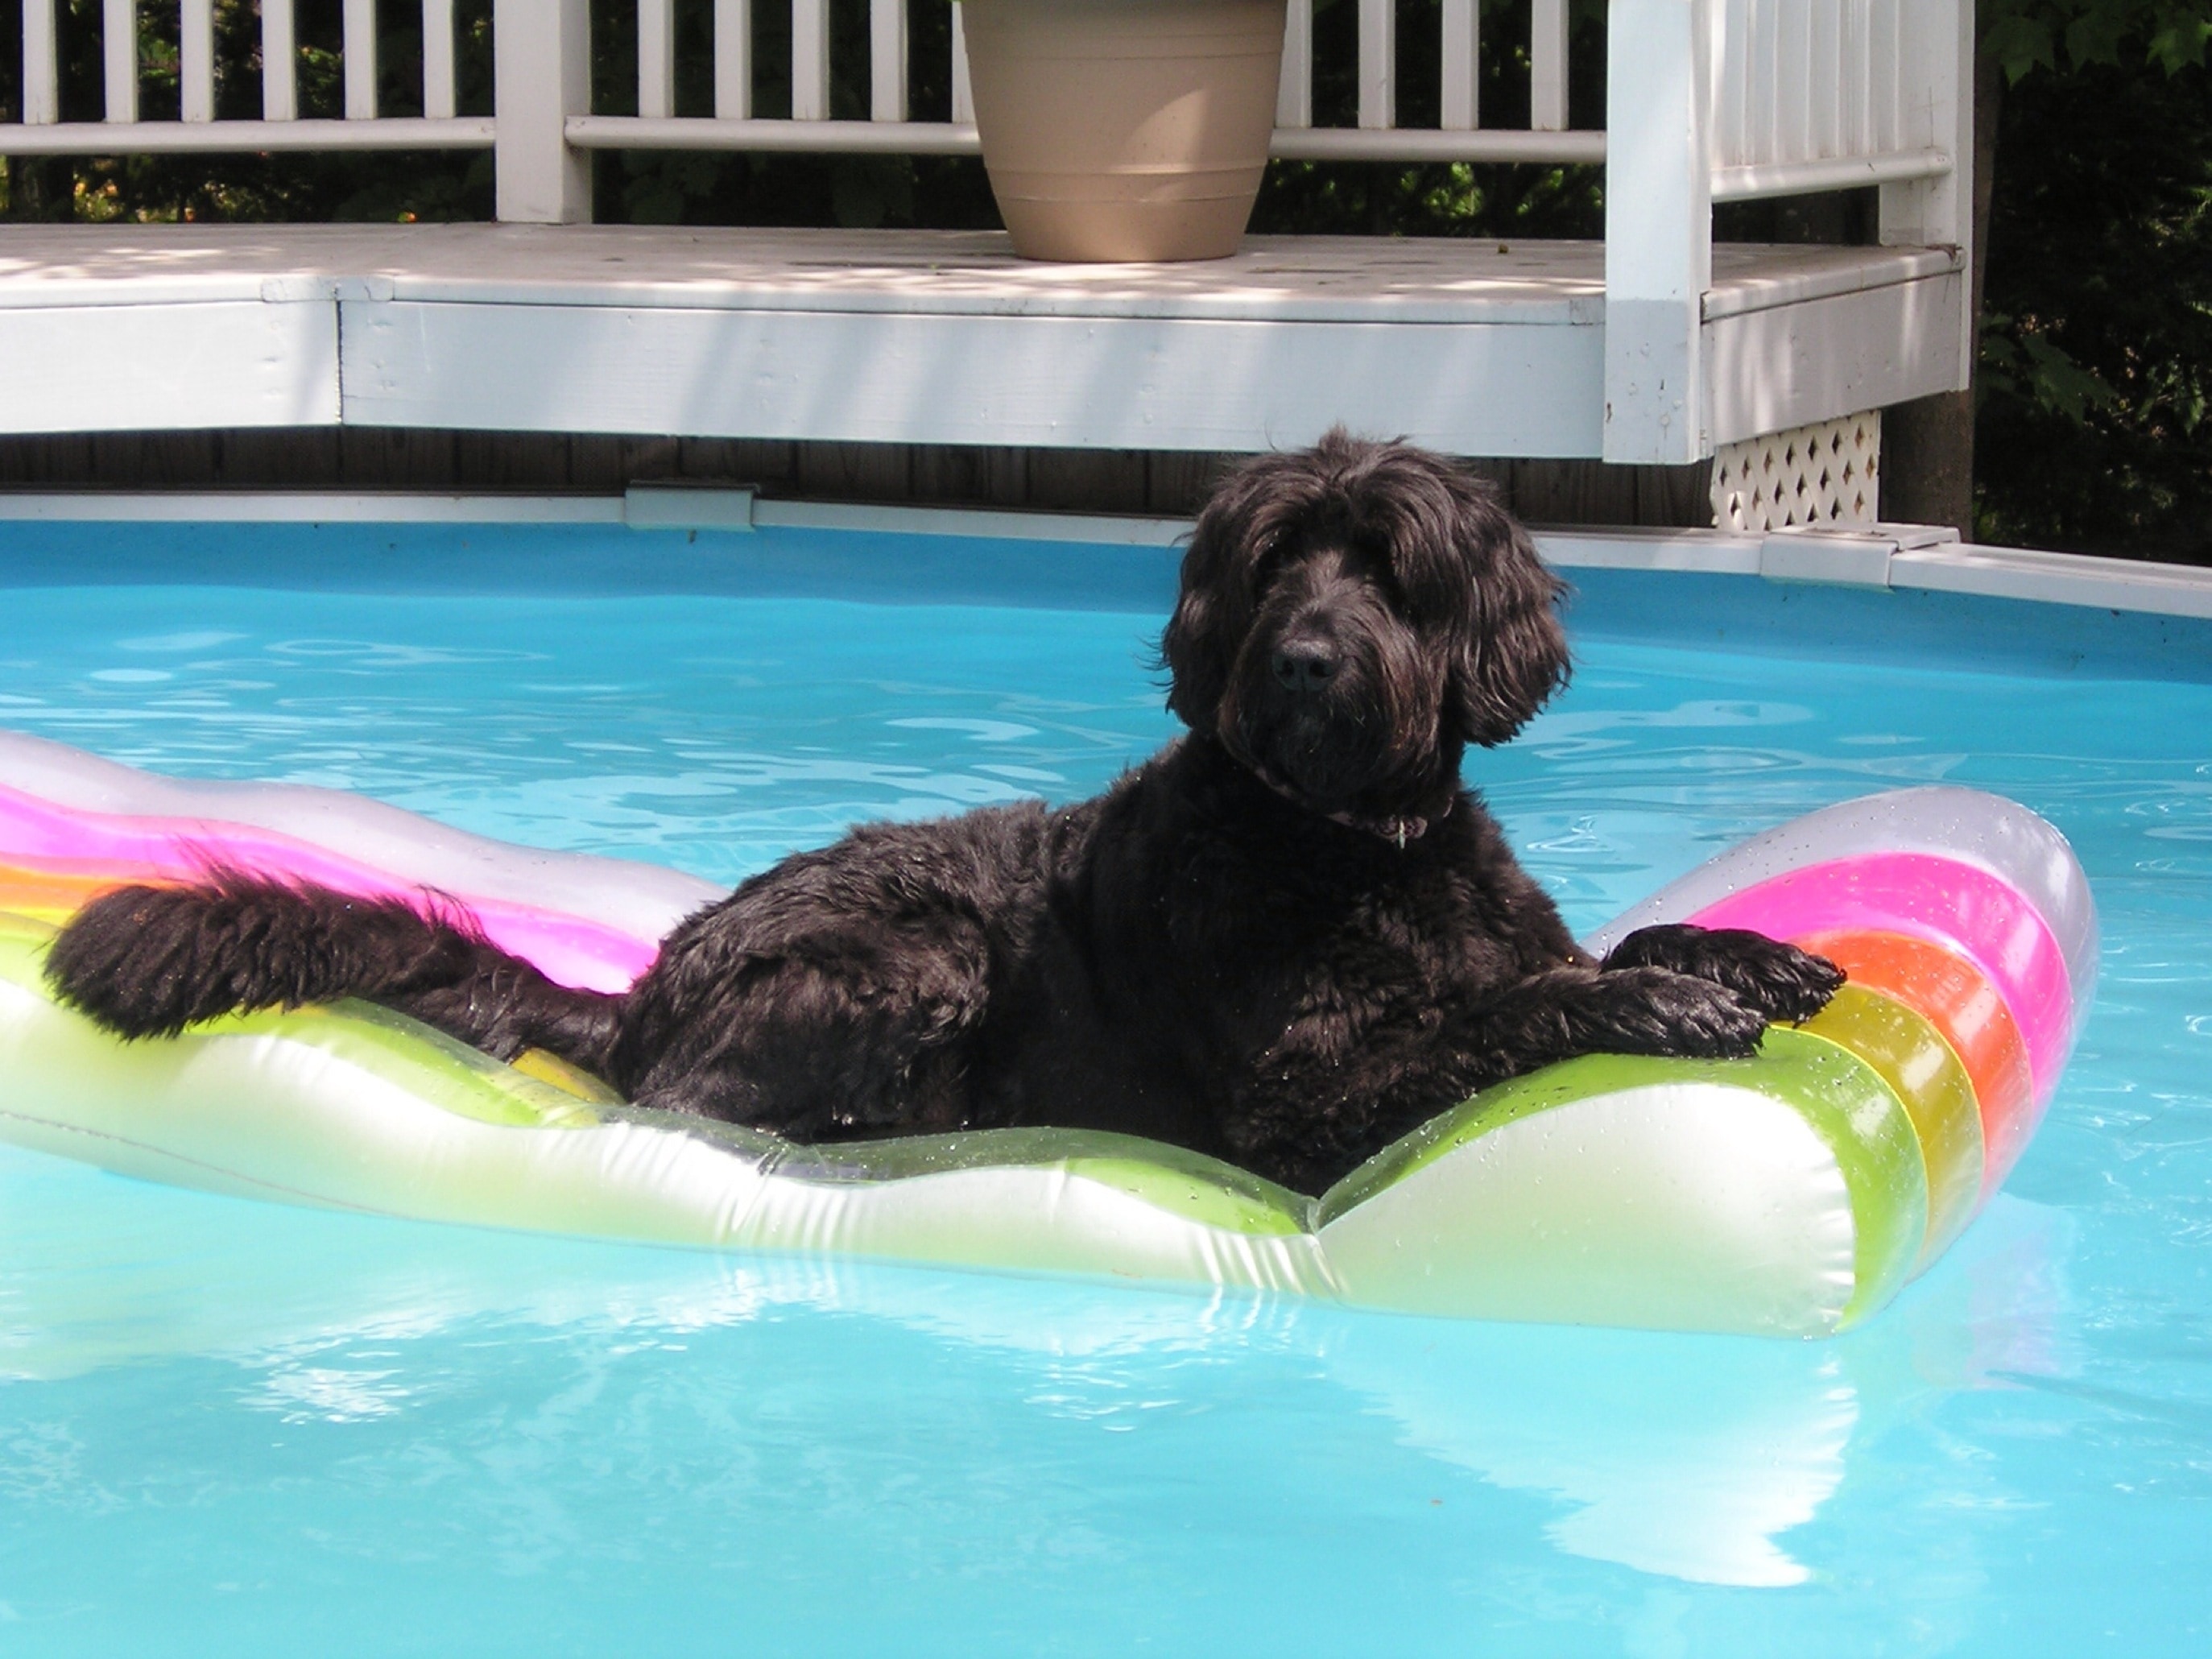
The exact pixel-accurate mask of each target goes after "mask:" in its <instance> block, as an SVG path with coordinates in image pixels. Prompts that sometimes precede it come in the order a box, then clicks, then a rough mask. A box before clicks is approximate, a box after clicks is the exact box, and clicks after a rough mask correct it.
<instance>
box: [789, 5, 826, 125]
mask: <svg viewBox="0 0 2212 1659" xmlns="http://www.w3.org/2000/svg"><path fill="white" fill-rule="evenodd" d="M791 118H792V119H793V120H794V121H826V120H828V119H829V0H791Z"/></svg>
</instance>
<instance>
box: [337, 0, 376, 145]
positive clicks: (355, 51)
mask: <svg viewBox="0 0 2212 1659" xmlns="http://www.w3.org/2000/svg"><path fill="white" fill-rule="evenodd" d="M344 27H345V34H344V37H343V39H344V43H345V44H344V58H345V118H346V119H347V120H349V121H373V120H374V119H375V118H376V0H345V12H344Z"/></svg>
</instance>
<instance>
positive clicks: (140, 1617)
mask: <svg viewBox="0 0 2212 1659" xmlns="http://www.w3.org/2000/svg"><path fill="white" fill-rule="evenodd" d="M1171 573H1172V561H1171V558H1170V556H1168V555H1166V554H1164V553H1163V552H1161V551H1160V550H1156V549H1146V548H1105V547H1089V546H1068V545H1042V544H1018V543H1007V542H998V541H988V542H986V541H969V540H963V539H961V538H950V537H899V536H878V537H859V536H842V535H836V534H832V533H829V532H795V531H794V532H763V533H761V534H759V535H756V536H738V535H711V534H702V535H701V536H699V537H697V538H690V537H687V536H684V535H682V534H663V535H653V536H641V535H637V534H634V533H632V532H626V531H623V530H622V529H620V528H618V527H617V528H607V527H595V526H544V527H538V528H533V529H529V530H506V529H498V528H494V527H487V526H405V527H382V526H378V527H372V526H213V525H203V526H160V525H146V524H139V525H131V526H112V525H84V524H77V525H52V526H29V525H21V524H14V525H0V588H4V592H0V605H4V606H5V619H4V621H3V622H0V725H4V726H9V727H12V728H15V729H18V730H23V731H29V732H36V733H38V734H40V735H41V736H46V737H51V738H58V739H60V740H62V741H64V742H68V743H72V744H78V745H80V746H82V747H85V748H88V749H91V750H95V751H97V752H99V753H101V754H104V755H107V756H109V757H113V758H116V759H119V760H125V761H129V762H131V763H135V764H139V765H144V766H149V767H153V768H155V769H163V770H168V771H172V772H176V773H180V774H189V775H201V776H228V777H270V778H283V779H286V780H289V781H301V782H313V783H320V784H329V785H336V786H339V787H348V788H355V789H360V790H362V791H365V792H366V793H370V794H374V795H376V796H379V797H380V798H382V799H387V800H391V801H393V802H395V803H397V804H398V805H403V806H407V807H410V808H412V809H414V810H416V811H425V812H428V813H430V814H432V815H434V816H435V817H440V818H442V819H444V820H446V821H447V822H450V823H456V824H459V825H460V826H462V827H465V828H467V829H474V830H477V831H480V832H483V833H486V834H490V835H496V836H507V837H509V838H513V839H516V840H520V841H526V842H538V843H540V844H544V845H548V846H556V847H562V848H572V849H575V850H583V851H593V852H623V853H629V854H635V855H636V856H641V857H645V858H650V859H654V860H660V861H662V862H665V863H669V864H671V865H676V866H681V867H683V868H685V869H688V870H690V871H693V872H696V873H698V874H701V875H703V876H706V877H708V878H712V879H714V880H716V881H722V882H728V881H734V880H735V879H737V878H738V877H740V876H742V875H743V874H744V873H745V872H748V871H750V870H752V869H756V868H758V867H760V866H762V865H763V864H765V863H767V862H769V861H770V860H773V859H774V858H775V857H777V856H779V855H780V854H782V853H784V852H786V851H788V850H790V849H791V848H795V847H799V846H805V845H811V844H814V843H817V842H820V841H822V840H823V839H826V838H827V837H828V836H830V835H832V834H834V833H835V832H836V829H837V828H838V827H839V826H840V825H842V824H843V823H847V822H849V821H851V820H852V819H854V818H855V817H863V816H880V815H893V816H907V817H913V816H923V815H929V814H934V813H939V812H943V811H957V810H959V809H961V808H963V807H966V806H970V805H978V804H981V803H983V802H987V801H991V800H998V799H1011V798H1012V797H1013V796H1015V795H1018V794H1022V793H1041V794H1044V795H1046V796H1048V797H1052V798H1055V799H1058V798H1063V797H1067V796H1073V795H1078V794H1082V793H1088V792H1090V791H1092V790H1094V789H1096V788H1097V787H1100V786H1101V785H1103V782H1104V781H1106V780H1107V779H1108V778H1109V777H1110V776H1111V775H1112V774H1113V773H1114V772H1115V770H1116V769H1119V768H1120V767H1121V766H1122V765H1124V764H1126V763H1128V762H1129V761H1130V760H1132V759H1134V758H1135V757H1139V756H1140V755H1142V754H1144V753H1146V752H1147V751H1148V750H1150V749H1152V747H1153V746H1155V745H1156V744H1158V742H1160V741H1161V740H1162V739H1163V738H1164V737H1166V736H1167V735H1168V734H1169V732H1170V723H1169V721H1168V719H1167V717H1166V715H1165V714H1164V711H1163V709H1162V708H1161V706H1160V696H1159V687H1158V682H1157V678H1156V677H1155V676H1154V675H1153V673H1152V671H1151V670H1150V668H1149V665H1148V664H1147V661H1146V655H1147V652H1148V648H1149V638H1148V636H1149V635H1152V633H1154V632H1155V631H1156V630H1157V627H1158V620H1159V618H1160V616H1161V615H1162V614H1163V612H1164V605H1165V603H1166V599H1167V598H1168V595H1169V592H1170V585H1171ZM1578 586H1580V588H1581V595H1580V599H1579V600H1578V603H1577V608H1576V611H1574V613H1573V616H1572V620H1573V623H1574V626H1575V629H1576V633H1577V641H1578V645H1579V648H1580V656H1581V665H1580V669H1579V671H1578V674H1577V680H1576V683H1575V685H1574V687H1573V689H1572V690H1570V691H1569V692H1568V693H1567V694H1566V695H1565V696H1564V697H1563V698H1561V699H1560V700H1559V702H1557V703H1556V704H1555V705H1554V706H1553V710H1552V711H1551V712H1550V713H1548V714H1547V715H1545V716H1544V717H1543V718H1542V719H1541V720H1539V721H1538V722H1537V724H1536V725H1535V726H1533V727H1532V728H1531V729H1530V731H1529V732H1528V734H1527V735H1526V736H1525V737H1524V738H1522V740H1521V741H1520V742H1519V743H1517V744H1515V745H1514V746H1512V747H1511V748H1510V749H1508V750H1504V751H1502V752H1500V753H1498V754H1495V755H1488V756H1482V757H1478V758H1477V759H1476V761H1475V762H1474V763H1473V765H1472V766H1471V768H1470V775H1471V776H1472V777H1473V778H1474V781H1476V782H1477V783H1478V784H1479V785H1480V787H1483V788H1484V790H1485V791H1486V794H1487V795H1488V797H1489V799H1490V801H1491V803H1492V805H1493V807H1494V808H1495V809H1496V810H1497V811H1498V814H1499V816H1500V817H1501V818H1502V819H1503V820H1504V823H1505V824H1506V825H1507V827H1508V829H1509V830H1510V833H1511V835H1512V836H1513V838H1514V840H1515V842H1516V845H1517V846H1518V847H1519V848H1521V850H1522V855H1523V857H1524V858H1525V859H1526V860H1528V863H1529V864H1530V865H1531V866H1532V867H1533V868H1534V869H1535V870H1536V871H1537V872H1538V873H1539V874H1540V875H1541V877H1542V878H1543V879H1544V880H1545V881H1546V882H1547V884H1548V885H1549V886H1550V887H1551V888H1552V890H1553V891H1554V892H1555V893H1556V894H1557V895H1559V897H1560V899H1561V901H1562V903H1563V904H1564V905H1565V908H1566V910H1567V913H1568V918H1569V921H1571V923H1572V924H1574V925H1575V926H1577V927H1579V928H1584V929H1587V928H1588V927H1592V926H1594V925H1595V923H1597V922H1599V921H1602V920H1603V919H1604V918H1605V917H1607V916H1608V915H1611V914H1612V913H1613V912H1614V911H1615V910H1617V909H1619V908H1622V907H1623V906H1624V905H1625V904H1626V903H1627V902H1629V901H1630V900H1631V899H1632V898H1634V897H1636V896H1639V895H1640V894H1642V893H1643V892H1644V891H1646V890H1649V889H1650V887H1652V886H1654V885H1656V884H1658V883H1659V882H1660V881H1662V880H1664V879H1665V878H1668V877H1671V876H1673V875H1674V874H1676V873H1678V872H1680V871H1681V870H1682V869H1684V868H1686V867H1687V866H1689V865H1690V864H1692V863H1693V862H1695V861H1696V860H1699V858H1701V857H1703V856H1705V854H1707V853H1709V852H1711V851H1712V850H1715V849H1716V848H1718V847H1720V846H1722V845H1725V844H1727V843H1728V842H1733V841H1735V840H1737V839H1740V838H1741V837H1742V836H1745V835H1747V834H1750V833H1752V832H1753V831H1755V830H1757V829H1761V828H1764V827H1765V826H1767V825H1769V824H1771V823H1777V822H1778V821H1780V820H1781V819H1783V818H1785V817H1790V816H1792V815H1794V814H1796V813H1797V812H1800V811H1806V810H1809V809H1810V808H1812V807H1814V806H1818V805H1823V804H1825V803H1826V802H1829V801H1832V800H1836V799H1843V798H1844V797H1846V796H1850V795H1852V794H1857V793H1865V792H1868V791H1871V790H1874V789H1877V788H1884V787H1894V786H1896V785H1898V784H1900V783H1912V782H1923V781H1935V780H1937V779H1942V780H1947V781H1956V782H1963V783H1968V784H1972V785H1974V786H1977V787H1984V788H1989V789H1993V790H1996V791H1998V792H1999V793H2006V794H2009V795H2012V796H2014V797H2015V798H2016V799H2021V800H2022V801H2024V802H2026V803H2027V805H2031V806H2033V807H2034V808H2035V809H2036V810H2037V811H2040V812H2043V813H2044V814H2045V815H2046V816H2047V817H2051V819H2052V820H2053V821H2054V822H2055V823H2057V824H2058V825H2059V827H2060V828H2061V829H2063V830H2064V831H2065V832H2066V833H2067V834H2068V836H2069V837H2071V838H2072V840H2073V842H2074V844H2075V848H2076V850H2077V851H2078V852H2079V853H2080V854H2081V858H2082V860H2083V862H2084V864H2085V865H2086V866H2087V869H2088V871H2089V873H2090V876H2091V878H2092V880H2093V883H2094V884H2095V885H2096V889H2097V892H2098V896H2099V899H2100V904H2101V906H2102V908H2103V916H2104V925H2105V940H2106V956H2105V969H2104V977H2103V980H2102V982H2101V985H2100V1000H2099V1004H2098V1007H2097V1009H2096V1012H2094V1013H2093V1016H2092V1018H2091V1020H2090V1023H2089V1025H2088V1027H2087V1031H2086V1034H2085V1036H2084V1037H2083V1039H2082V1042H2081V1048H2080V1050H2079V1052H2078V1054H2077V1055H2076V1058H2075V1063H2074V1066H2073V1069H2072V1070H2071V1071H2070V1072H2069V1074H2068V1077H2067V1079H2066V1081H2065V1083H2064V1085H2063V1086H2062V1088H2061V1090H2060V1091H2059V1094H2058V1096H2057V1100H2056V1102H2055V1103H2054V1104H2053V1106H2052V1109H2051V1117H2050V1120H2049V1121H2047V1123H2046V1124H2045V1127H2044V1129H2043V1132H2042V1133H2041V1136H2040V1137H2039V1139H2038V1140H2037V1142H2036V1143H2035V1144H2034V1146H2032V1147H2031V1148H2030V1150H2029V1152H2028V1153H2027V1158H2025V1159H2024V1161H2023V1162H2022V1164H2021V1167H2020V1169H2019V1170H2018V1171H2017V1172H2016V1173H2015V1176H2014V1177H2013V1180H2012V1182H2011V1183H2010V1188H2009V1189H2008V1194H2006V1195H2005V1196H2004V1197H2003V1198H2002V1199H2001V1200H1999V1201H1998V1203H1997V1204H1996V1206H1994V1207H1993V1208H1992V1210H1991V1211H1990V1212H1989V1213H1988V1214H1987V1215H1985V1216H1984V1218H1983V1219H1982V1220H1981V1222H1980V1223H1978V1225H1977V1226H1976V1227H1975V1229H1974V1230H1973V1231H1972V1232H1971V1233H1970V1234H1969V1235H1968V1236H1967V1237H1966V1239H1964V1240H1963V1241H1961V1243H1960V1245H1959V1246H1958V1247H1957V1248H1956V1249H1954V1251H1953V1253H1952V1254H1951V1255H1950V1256H1949V1257H1948V1258H1947V1259H1946V1260H1945V1261H1943V1262H1942V1264H1940V1265H1939V1266H1938V1267H1937V1268H1936V1271H1935V1272H1934V1273H1931V1274H1929V1276H1928V1278H1927V1279H1924V1280H1923V1281H1922V1282H1921V1283H1920V1284H1919V1285H1916V1286H1914V1287H1912V1288H1911V1290H1909V1291H1907V1292H1906V1293H1905V1296H1904V1297H1902V1298H1900V1300H1899V1303H1898V1304H1896V1305H1895V1306H1894V1307H1893V1308H1892V1309H1891V1310H1889V1311H1888V1312H1887V1314H1885V1315H1884V1316H1881V1318H1880V1319H1878V1320H1877V1321H1875V1323H1874V1324H1873V1325H1872V1326H1871V1327H1870V1328H1868V1329H1866V1330H1863V1331H1862V1332H1858V1333H1856V1334H1852V1335H1850V1336H1847V1337H1845V1338H1843V1339H1840V1340H1836V1341H1833V1342H1829V1343H1824V1344H1815V1345H1796V1344H1784V1343H1774V1342H1762V1341H1754V1340H1730V1339H1717V1338H1702V1337H1674V1336H1663V1335H1654V1334H1626V1333H1613V1332H1594V1331H1573V1330H1543V1329H1531V1328H1510V1327H1493V1326H1482V1325H1472V1324H1459V1323H1451V1322H1431V1321H1423V1320H1415V1319H1401V1318H1392V1317H1387V1316H1374V1315H1361V1314H1354V1313H1350V1312H1346V1311H1345V1310H1337V1309H1332V1308H1327V1307H1322V1306H1316V1305H1311V1304H1303V1303H1296V1302H1290V1301H1280V1300H1268V1299H1264V1298H1257V1297H1241V1296H1223V1297H1213V1298H1206V1297H1194V1296H1190V1295H1186V1294H1182V1293H1175V1292H1165V1291H1155V1290H1150V1289H1146V1288H1143V1287H1137V1286H1124V1285H1098V1284H1091V1283H1087V1282H1077V1281H1066V1280H1036V1279H1011V1278H992V1277H987V1276H983V1275H962V1274H951V1273H933V1272H927V1271H921V1270H915V1269H904V1268H895V1267H876V1266H871V1265H868V1264H860V1263H853V1262H837V1263H834V1264H829V1263H822V1262H811V1261H801V1260H795V1259H771V1258H766V1257H728V1258H721V1257H714V1256H706V1255H687V1254H683V1253H678V1252H669V1251H653V1250H647V1249H626V1248H617V1247H608V1246H600V1245H594V1244H590V1243H580V1242H575V1241H565V1240H554V1239H544V1238H537V1237H509V1236H502V1235H498V1234H490V1233H478V1232H471V1231H460V1230H452V1229H438V1228H432V1227H427V1226H416V1225H406V1224H403V1223H395V1222H383V1221H375V1220H371V1219H367V1218H355V1217H347V1216H339V1215H331V1214H324V1213H319V1212H298V1211H291V1210H285V1209H281V1208H276V1207H273V1206H257V1205H252V1204H248V1203H245V1202H241V1201H237V1200H226V1199H219V1198H213V1197H207V1196H203V1195H199V1194H190V1193H184V1192H178V1191H172V1190H167V1189H163V1188H153V1187H147V1186H142V1185H137V1184H134V1183H131V1182H125V1181H121V1180H118V1179H115V1178H112V1177H109V1176H102V1175H100V1174H97V1173H95V1172H94V1171H92V1170H88V1169H84V1168H82V1167H79V1166H76V1165H74V1164H66V1163H63V1162H59V1161H56V1160H52V1159H47V1158H40V1157H37V1156H35V1155H33V1154H30V1153H27V1152H15V1151H13V1150H10V1149H6V1148H0V1642H4V1644H5V1645H6V1647H7V1649H8V1650H9V1651H10V1652H17V1651H20V1652H25V1653H48V1652H52V1653H71V1654H80V1653H87V1652H98V1651H109V1650H124V1649H126V1648H128V1649H135V1650H156V1651H162V1652H210V1653H214V1652H221V1653H225V1654H236V1653H241V1652H264V1651H276V1650H286V1651H292V1650H306V1651H312V1650H323V1651H330V1652H352V1651H358V1652H380V1653H384V1652H394V1651H413V1650H419V1651H429V1652H455V1651H469V1652H499V1651H517V1652H520V1651H529V1652H533V1653H543V1652H549V1651H550V1652H563V1651H583V1650H592V1651H613V1650H637V1651H657V1652H662V1651H665V1652H716V1653H720V1652H745V1653H782V1652H791V1653H818V1652H848V1651H875V1652H897V1653H909V1652H944V1653H955V1652H958V1653H966V1652H974V1651H979V1650H980V1651H994V1652H995V1651H1006V1652H1042V1653H1058V1652H1066V1653H1094V1652H1109V1651H1113V1652H1118V1651H1122V1650H1134V1649H1142V1650H1150V1651H1158V1652H1162V1653H1240V1652H1247V1651H1251V1650H1256V1649H1260V1648H1262V1647H1273V1648H1277V1649H1280V1650H1287V1651H1292V1652H1370V1651H1389V1652H1407V1653H1425V1652H1436V1651H1453V1652H1459V1651H1477V1652H1482V1653H1486V1654H1487V1653H1505V1654H1512V1653H1531V1654H1554V1653H1560V1652H1573V1653H1577V1654H1580V1653H1602V1652H1621V1653H1626V1654H1632V1655H1638V1656H1662V1655H1669V1654H1700V1655H1701V1654H1709V1653H1736V1652H1741V1653H1767V1652H1778V1651H1790V1652H1806V1653H1838V1654H1844V1653H1850V1654H1860V1653H1867V1652H1873V1651H1887V1652H1902V1653H1963V1654H1977V1653H2008V1654H2009V1653H2045V1652H2047V1653H2064V1654H2073V1653H2082V1652H2091V1651H2098V1650H2106V1649H2111V1650H2126V1651H2130V1652H2136V1653H2141V1652H2192V1651H2196V1650H2200V1649H2201V1648H2202V1647H2203V1644H2204V1640H2205V1627H2206V1625H2207V1623H2208V1621H2212V1608H2208V1607H2207V1605H2206V1604H2207V1601H2208V1600H2212V1528H2208V1527H2207V1525H2206V1520H2207V1516H2208V1500H2212V1370H2208V1363H2207V1362H2208V1358H2209V1357H2212V1340H2208V1339H2212V1332H2208V1319H2207V1310H2208V1307H2212V1289H2208V1279H2207V1276H2206V1268H2207V1267H2208V1265H2212V1199H2208V1191H2209V1190H2212V1189H2208V1185H2207V1180H2206V1176H2207V1174H2208V1172H2212V1149H2208V1146H2207V1142H2208V1140H2212V1070H2208V1060H2212V997H2208V996H2207V994H2206V992H2205V986H2206V982H2207V980H2208V976H2212V944H2208V943H2207V941H2208V939H2212V928H2208V926H2207V924H2208V921H2212V763H2207V762H2206V761H2205V759H2204V758H2203V757H2204V756H2205V755H2206V754H2208V753H2212V748H2208V746H2207V744H2206V741H2205V738H2204V733H2205V732H2207V731H2208V730H2212V628H2208V627H2206V626H2204V625H2201V624H2191V623H2171V622H2154V621H2149V620H2133V619H2128V618H2115V617H2109V616H2106V614H2105V613H2102V612H2078V611H2059V610H2055V609H2044V608H2039V607H2030V606H2025V605H2010V604H2008V603H2005V602H2000V601H1965V600H1952V599H1943V598H1942V596H1935V595H1904V594H1894V595H1882V594H1860V593H1852V592H1829V591H1815V590H1807V589H1790V588H1783V587H1778V586H1772V585H1769V584H1765V583H1761V582H1759V581H1757V580H1753V579H1747V578H1726V577H1701V576H1683V575H1679V574H1674V575H1656V574H1639V573H1611V572H1590V573H1586V574H1582V575H1580V576H1579V577H1578Z"/></svg>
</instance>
